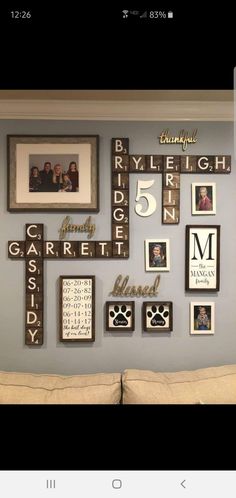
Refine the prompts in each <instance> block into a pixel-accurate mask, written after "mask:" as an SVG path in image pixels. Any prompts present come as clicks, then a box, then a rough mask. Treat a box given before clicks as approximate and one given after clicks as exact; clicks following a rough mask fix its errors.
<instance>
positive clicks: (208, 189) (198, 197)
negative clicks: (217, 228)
mask: <svg viewBox="0 0 236 498" xmlns="http://www.w3.org/2000/svg"><path fill="white" fill-rule="evenodd" d="M192 214H198V215H204V214H205V215H211V214H216V184H215V183H209V182H208V183H206V182H205V183H192Z"/></svg>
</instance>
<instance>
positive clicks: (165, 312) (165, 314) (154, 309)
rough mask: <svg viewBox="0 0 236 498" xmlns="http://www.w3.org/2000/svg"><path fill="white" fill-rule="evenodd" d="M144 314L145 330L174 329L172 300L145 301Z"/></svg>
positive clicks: (168, 330) (162, 330) (160, 330)
mask: <svg viewBox="0 0 236 498" xmlns="http://www.w3.org/2000/svg"><path fill="white" fill-rule="evenodd" d="M142 315H143V330H144V332H171V331H172V330H173V303H172V302H171V301H145V302H144V303H143V307H142ZM167 318H168V320H166V319H167ZM152 321H153V323H151V322H152ZM166 323H167V326H166Z"/></svg>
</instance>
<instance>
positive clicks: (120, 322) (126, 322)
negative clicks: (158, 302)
mask: <svg viewBox="0 0 236 498" xmlns="http://www.w3.org/2000/svg"><path fill="white" fill-rule="evenodd" d="M134 310H135V303H134V301H107V302H106V330H108V331H110V332H119V331H126V332H131V331H133V330H134V326H135V314H134Z"/></svg>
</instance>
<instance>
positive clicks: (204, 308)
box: [190, 301, 215, 335]
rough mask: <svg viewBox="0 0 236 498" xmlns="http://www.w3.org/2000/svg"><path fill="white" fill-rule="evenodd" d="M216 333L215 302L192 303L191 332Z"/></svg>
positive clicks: (196, 333)
mask: <svg viewBox="0 0 236 498" xmlns="http://www.w3.org/2000/svg"><path fill="white" fill-rule="evenodd" d="M214 333H215V303H206V302H204V301H200V302H198V303H190V334H192V335H208V334H214Z"/></svg>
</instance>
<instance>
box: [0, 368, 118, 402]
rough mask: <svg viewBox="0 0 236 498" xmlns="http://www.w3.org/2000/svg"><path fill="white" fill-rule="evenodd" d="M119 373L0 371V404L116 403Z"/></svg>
mask: <svg viewBox="0 0 236 498" xmlns="http://www.w3.org/2000/svg"><path fill="white" fill-rule="evenodd" d="M120 399H121V374H119V373H108V374H105V373H99V374H91V375H71V376H61V375H45V374H32V373H16V372H0V404H117V403H120Z"/></svg>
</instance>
